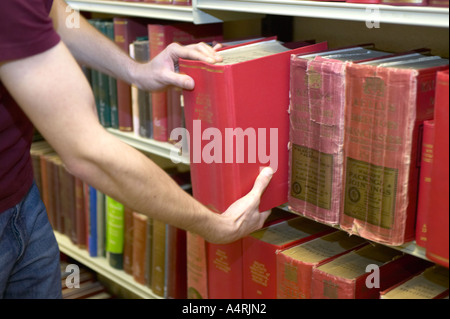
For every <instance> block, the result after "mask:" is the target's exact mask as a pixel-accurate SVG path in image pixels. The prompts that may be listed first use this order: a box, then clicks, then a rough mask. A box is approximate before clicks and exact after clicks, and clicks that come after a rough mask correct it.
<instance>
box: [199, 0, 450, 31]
mask: <svg viewBox="0 0 450 319" xmlns="http://www.w3.org/2000/svg"><path fill="white" fill-rule="evenodd" d="M196 7H197V9H201V10H203V11H205V12H208V13H210V10H217V11H232V12H247V13H260V14H275V15H286V16H298V17H311V18H325V19H339V20H351V21H361V22H365V21H367V20H368V21H371V20H370V19H373V17H379V21H380V24H382V23H394V24H405V25H418V26H429V27H441V28H448V27H449V20H448V18H449V9H448V8H435V7H418V6H390V5H370V4H357V3H346V2H322V1H296V0H197V6H196ZM368 8H369V9H370V10H367V9H368ZM373 8H376V9H377V10H378V11H373V10H371V9H373ZM372 21H373V20H372Z"/></svg>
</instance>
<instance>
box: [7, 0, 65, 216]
mask: <svg viewBox="0 0 450 319" xmlns="http://www.w3.org/2000/svg"><path fill="white" fill-rule="evenodd" d="M52 3H53V0H7V1H0V63H1V62H5V61H8V60H17V59H21V58H27V57H30V56H32V55H35V54H39V53H42V52H44V51H46V50H48V49H50V48H52V47H53V46H55V45H56V44H57V43H58V42H59V41H60V38H59V36H58V34H57V33H56V31H55V30H54V29H53V23H52V20H51V19H50V17H49V12H50V9H51V6H52ZM32 135H33V125H32V123H31V122H30V121H29V120H28V118H27V117H26V115H25V114H24V113H23V112H22V110H21V109H20V107H19V106H18V105H17V103H16V102H15V101H14V99H13V98H12V97H11V95H10V94H9V93H8V91H7V90H6V88H5V87H4V86H3V84H2V82H1V80H0V213H1V212H3V211H5V210H6V209H8V208H11V207H12V206H14V205H16V204H17V203H18V202H20V200H21V199H22V198H23V196H24V195H26V193H27V192H28V190H29V188H30V186H31V183H32V181H33V169H32V166H31V157H30V145H31V138H32Z"/></svg>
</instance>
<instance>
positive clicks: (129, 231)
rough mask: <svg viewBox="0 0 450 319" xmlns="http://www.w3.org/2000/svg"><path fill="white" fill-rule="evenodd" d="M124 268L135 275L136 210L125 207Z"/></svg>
mask: <svg viewBox="0 0 450 319" xmlns="http://www.w3.org/2000/svg"><path fill="white" fill-rule="evenodd" d="M124 223H125V224H124V243H123V270H124V271H125V272H126V273H127V274H129V275H131V276H132V275H133V251H134V248H133V246H134V245H133V244H134V212H133V211H132V210H131V209H129V208H128V207H125V208H124Z"/></svg>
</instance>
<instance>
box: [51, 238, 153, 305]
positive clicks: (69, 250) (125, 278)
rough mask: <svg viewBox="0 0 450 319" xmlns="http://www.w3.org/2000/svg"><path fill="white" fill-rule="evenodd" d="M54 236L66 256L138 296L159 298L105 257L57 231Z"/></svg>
mask: <svg viewBox="0 0 450 319" xmlns="http://www.w3.org/2000/svg"><path fill="white" fill-rule="evenodd" d="M55 237H56V240H57V241H58V245H59V250H60V251H61V252H62V253H64V254H66V255H67V256H69V257H72V258H73V259H75V260H77V261H79V262H80V263H82V264H83V265H85V266H86V267H89V268H91V269H92V270H93V271H95V272H97V273H99V274H101V275H103V276H104V277H106V278H108V279H109V280H111V281H112V282H115V283H116V284H118V285H120V286H121V287H123V288H125V289H127V290H129V291H130V292H131V293H133V294H135V295H136V296H138V297H140V298H143V299H161V297H159V296H157V295H155V294H154V293H153V292H152V290H151V289H150V288H148V287H146V286H144V285H142V284H140V283H138V282H136V281H135V280H134V278H133V277H132V276H130V275H129V274H127V273H126V272H124V271H123V270H118V269H114V268H112V267H111V266H110V265H109V263H108V261H107V260H106V258H104V257H91V256H90V255H89V253H88V252H87V251H86V250H84V249H80V248H78V247H77V246H76V245H74V244H73V243H72V242H71V240H70V239H69V238H68V237H67V236H65V235H62V234H60V233H58V232H55Z"/></svg>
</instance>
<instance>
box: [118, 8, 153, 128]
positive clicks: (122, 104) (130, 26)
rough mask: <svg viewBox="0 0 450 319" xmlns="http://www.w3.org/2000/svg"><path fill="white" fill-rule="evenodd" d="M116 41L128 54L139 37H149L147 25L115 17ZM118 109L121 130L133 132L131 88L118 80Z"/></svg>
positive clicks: (138, 21)
mask: <svg viewBox="0 0 450 319" xmlns="http://www.w3.org/2000/svg"><path fill="white" fill-rule="evenodd" d="M113 21H114V41H115V43H116V44H117V45H118V46H119V47H120V48H121V49H122V50H123V51H124V52H126V53H127V54H129V46H130V43H132V42H133V41H134V40H136V38H137V37H139V36H146V35H147V24H146V23H144V22H143V21H140V20H137V19H128V18H121V17H114V19H113ZM117 108H118V120H119V129H120V130H121V131H126V132H132V131H133V118H132V113H131V86H130V84H128V83H126V82H124V81H122V80H117Z"/></svg>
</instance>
